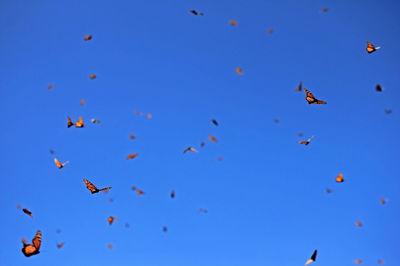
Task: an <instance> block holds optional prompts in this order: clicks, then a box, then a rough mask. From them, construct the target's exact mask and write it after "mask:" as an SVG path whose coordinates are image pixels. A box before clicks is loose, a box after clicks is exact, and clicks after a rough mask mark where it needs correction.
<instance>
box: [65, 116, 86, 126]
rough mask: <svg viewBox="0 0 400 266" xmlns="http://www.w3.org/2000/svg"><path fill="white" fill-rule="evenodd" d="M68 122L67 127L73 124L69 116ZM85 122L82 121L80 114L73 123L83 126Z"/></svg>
mask: <svg viewBox="0 0 400 266" xmlns="http://www.w3.org/2000/svg"><path fill="white" fill-rule="evenodd" d="M67 118H68V124H67V127H68V128H70V127H72V126H73V125H74V123H72V120H71V118H70V117H69V116H68V117H67ZM84 126H85V124H84V123H83V118H82V116H80V117H79V119H78V121H77V122H76V123H75V127H84Z"/></svg>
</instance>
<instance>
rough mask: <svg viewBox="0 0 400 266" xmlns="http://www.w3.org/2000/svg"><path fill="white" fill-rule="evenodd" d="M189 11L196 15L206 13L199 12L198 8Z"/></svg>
mask: <svg viewBox="0 0 400 266" xmlns="http://www.w3.org/2000/svg"><path fill="white" fill-rule="evenodd" d="M189 13H192V14H193V15H196V16H203V15H204V13H201V12H197V11H196V10H189Z"/></svg>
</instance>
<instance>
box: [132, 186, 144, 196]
mask: <svg viewBox="0 0 400 266" xmlns="http://www.w3.org/2000/svg"><path fill="white" fill-rule="evenodd" d="M132 190H133V191H136V193H137V194H138V195H143V194H145V192H144V191H143V190H140V189H138V188H136V187H135V186H132Z"/></svg>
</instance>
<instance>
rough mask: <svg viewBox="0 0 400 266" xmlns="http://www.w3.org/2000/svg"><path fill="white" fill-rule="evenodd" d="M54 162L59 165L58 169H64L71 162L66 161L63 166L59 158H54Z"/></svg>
mask: <svg viewBox="0 0 400 266" xmlns="http://www.w3.org/2000/svg"><path fill="white" fill-rule="evenodd" d="M54 162H55V164H56V165H57V167H58V169H61V168H63V167H64V166H65V165H66V164H67V163H69V161H66V162H65V163H63V164H62V163H60V161H59V160H57V158H54Z"/></svg>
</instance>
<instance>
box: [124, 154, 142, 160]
mask: <svg viewBox="0 0 400 266" xmlns="http://www.w3.org/2000/svg"><path fill="white" fill-rule="evenodd" d="M138 155H139V154H138V153H132V154H129V155H128V156H126V159H127V160H130V159H133V158H136V157H137V156H138Z"/></svg>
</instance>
